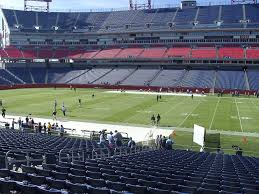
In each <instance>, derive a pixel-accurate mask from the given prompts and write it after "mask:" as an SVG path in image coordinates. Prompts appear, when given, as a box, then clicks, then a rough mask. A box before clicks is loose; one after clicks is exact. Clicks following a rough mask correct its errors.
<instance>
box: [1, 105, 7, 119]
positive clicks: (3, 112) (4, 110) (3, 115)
mask: <svg viewBox="0 0 259 194" xmlns="http://www.w3.org/2000/svg"><path fill="white" fill-rule="evenodd" d="M5 112H6V109H5V108H4V107H3V108H2V117H3V118H5Z"/></svg>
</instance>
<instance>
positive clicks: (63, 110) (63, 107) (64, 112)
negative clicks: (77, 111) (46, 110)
mask: <svg viewBox="0 0 259 194" xmlns="http://www.w3.org/2000/svg"><path fill="white" fill-rule="evenodd" d="M61 110H62V113H63V115H64V117H65V116H66V107H65V105H64V104H63V105H62V107H61Z"/></svg>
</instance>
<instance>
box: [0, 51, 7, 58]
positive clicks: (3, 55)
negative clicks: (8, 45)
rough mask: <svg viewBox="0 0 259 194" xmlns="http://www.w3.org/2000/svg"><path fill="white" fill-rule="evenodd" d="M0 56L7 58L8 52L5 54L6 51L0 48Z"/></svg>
mask: <svg viewBox="0 0 259 194" xmlns="http://www.w3.org/2000/svg"><path fill="white" fill-rule="evenodd" d="M0 56H1V57H2V58H8V54H7V52H6V51H5V50H4V49H1V50H0Z"/></svg>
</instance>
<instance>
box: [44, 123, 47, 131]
mask: <svg viewBox="0 0 259 194" xmlns="http://www.w3.org/2000/svg"><path fill="white" fill-rule="evenodd" d="M43 132H44V133H46V132H47V126H46V123H44V124H43Z"/></svg>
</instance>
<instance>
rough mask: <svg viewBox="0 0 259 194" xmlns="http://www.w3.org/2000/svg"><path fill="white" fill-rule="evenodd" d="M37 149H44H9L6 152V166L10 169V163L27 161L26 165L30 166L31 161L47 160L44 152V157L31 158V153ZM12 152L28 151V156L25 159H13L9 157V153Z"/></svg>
mask: <svg viewBox="0 0 259 194" xmlns="http://www.w3.org/2000/svg"><path fill="white" fill-rule="evenodd" d="M37 151H42V150H38V149H12V150H9V151H8V152H6V154H5V166H6V168H7V169H8V167H9V164H14V163H18V162H19V163H20V162H21V163H22V162H26V165H27V166H29V165H30V162H44V161H46V158H45V156H44V154H43V155H42V159H31V157H30V156H29V153H35V152H37ZM11 152H14V153H17V152H21V153H24V152H25V153H26V156H25V160H15V159H12V158H11V157H8V155H9V154H10V153H11Z"/></svg>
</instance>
